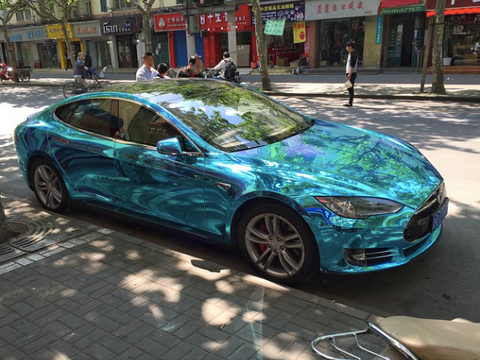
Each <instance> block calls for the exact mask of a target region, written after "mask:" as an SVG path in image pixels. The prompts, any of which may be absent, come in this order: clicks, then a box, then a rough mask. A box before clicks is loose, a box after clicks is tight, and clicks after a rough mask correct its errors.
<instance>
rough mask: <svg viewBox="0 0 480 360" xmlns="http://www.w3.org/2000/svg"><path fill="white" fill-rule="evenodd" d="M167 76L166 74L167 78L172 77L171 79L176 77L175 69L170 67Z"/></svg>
mask: <svg viewBox="0 0 480 360" xmlns="http://www.w3.org/2000/svg"><path fill="white" fill-rule="evenodd" d="M167 76H168V77H169V78H172V79H173V78H176V77H177V73H176V71H175V70H173V69H170V70H168V71H167Z"/></svg>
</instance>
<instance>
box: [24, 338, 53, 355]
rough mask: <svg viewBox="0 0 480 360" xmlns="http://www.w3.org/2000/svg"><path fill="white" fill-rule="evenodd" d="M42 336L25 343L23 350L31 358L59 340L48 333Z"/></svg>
mask: <svg viewBox="0 0 480 360" xmlns="http://www.w3.org/2000/svg"><path fill="white" fill-rule="evenodd" d="M40 334H41V336H35V337H32V338H29V339H28V341H27V342H25V341H23V344H22V345H21V349H22V351H23V352H24V353H25V354H27V355H30V356H31V355H33V354H35V353H36V352H38V351H39V350H41V349H43V348H44V347H46V346H47V345H48V344H51V343H52V342H54V341H56V340H57V338H56V337H55V336H54V335H53V334H48V333H46V332H42V333H40ZM16 343H18V342H16Z"/></svg>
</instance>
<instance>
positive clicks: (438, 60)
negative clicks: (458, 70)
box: [432, 0, 447, 94]
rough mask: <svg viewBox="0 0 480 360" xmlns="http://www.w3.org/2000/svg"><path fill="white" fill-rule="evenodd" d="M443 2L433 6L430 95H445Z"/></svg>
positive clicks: (440, 0)
mask: <svg viewBox="0 0 480 360" xmlns="http://www.w3.org/2000/svg"><path fill="white" fill-rule="evenodd" d="M444 20H445V0H437V3H436V5H435V30H434V40H433V41H434V42H433V52H432V93H434V94H446V93H447V92H446V91H445V83H444V77H443V56H442V54H443V30H444V28H445V24H444Z"/></svg>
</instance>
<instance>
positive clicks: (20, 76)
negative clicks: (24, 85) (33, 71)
mask: <svg viewBox="0 0 480 360" xmlns="http://www.w3.org/2000/svg"><path fill="white" fill-rule="evenodd" d="M4 80H5V81H8V80H12V81H14V82H19V81H30V72H29V71H27V70H21V71H20V72H17V71H16V72H13V69H12V67H10V66H8V65H7V64H5V63H0V82H3V81H4Z"/></svg>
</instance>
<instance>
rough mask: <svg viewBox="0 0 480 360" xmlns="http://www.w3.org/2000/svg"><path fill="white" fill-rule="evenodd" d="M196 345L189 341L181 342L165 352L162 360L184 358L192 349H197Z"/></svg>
mask: <svg viewBox="0 0 480 360" xmlns="http://www.w3.org/2000/svg"><path fill="white" fill-rule="evenodd" d="M197 349H198V348H197V347H196V346H193V345H191V344H189V343H181V344H178V345H177V346H175V347H174V348H173V349H171V350H169V351H168V352H166V353H165V354H163V357H162V360H183V359H184V357H185V356H186V355H187V354H188V353H190V352H191V351H192V350H197Z"/></svg>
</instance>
